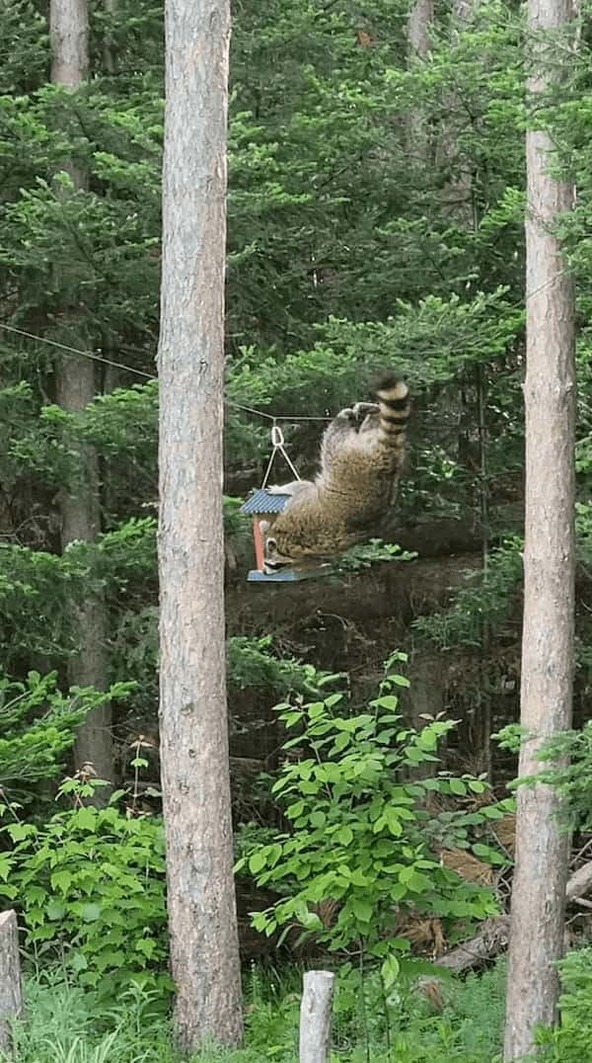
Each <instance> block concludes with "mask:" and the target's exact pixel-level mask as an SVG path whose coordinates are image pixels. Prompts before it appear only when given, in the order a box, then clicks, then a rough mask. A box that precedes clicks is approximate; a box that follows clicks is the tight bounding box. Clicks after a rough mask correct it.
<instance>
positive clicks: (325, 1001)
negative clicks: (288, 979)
mask: <svg viewBox="0 0 592 1063" xmlns="http://www.w3.org/2000/svg"><path fill="white" fill-rule="evenodd" d="M334 986H335V975H334V974H333V973H332V972H331V971H307V972H306V974H305V975H304V989H303V993H302V1003H301V1005H300V1063H328V1060H329V1039H330V1034H331V1004H332V1003H333V990H334Z"/></svg>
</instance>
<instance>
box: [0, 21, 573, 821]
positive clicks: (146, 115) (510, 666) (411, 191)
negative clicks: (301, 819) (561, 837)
mask: <svg viewBox="0 0 592 1063" xmlns="http://www.w3.org/2000/svg"><path fill="white" fill-rule="evenodd" d="M408 14H409V12H408V6H407V4H406V3H403V2H402V0H372V2H370V3H366V4H364V5H363V6H362V7H360V6H359V5H357V4H356V3H347V2H344V3H342V4H339V5H336V4H334V3H332V2H331V0H328V2H327V0H325V2H321V0H299V2H298V4H295V3H290V2H289V0H258V2H257V3H252V2H248V0H247V2H237V3H236V4H235V5H234V30H233V40H232V63H231V120H230V158H229V165H230V198H229V219H228V270H227V324H226V354H227V426H226V427H227V435H226V485H225V492H226V499H225V517H226V531H227V561H228V565H227V615H228V634H229V642H228V660H229V691H230V703H229V711H230V716H231V754H232V766H233V771H234V790H235V815H236V818H237V822H241V821H242V822H246V821H248V820H250V819H252V818H253V817H255V818H256V819H260V818H261V816H262V815H263V813H262V810H261V799H260V791H259V789H258V785H259V784H258V782H257V779H258V775H259V772H260V771H261V770H262V769H265V770H269V769H271V768H273V767H274V765H275V762H276V757H277V753H278V751H279V746H280V744H281V741H282V737H281V732H280V730H279V724H278V721H277V714H275V713H274V712H273V706H274V704H275V703H276V702H277V701H278V698H279V697H282V696H283V695H285V694H286V693H287V692H288V691H290V690H294V689H298V687H299V684H300V685H302V684H306V681H307V677H309V676H310V672H311V669H318V670H329V671H331V672H335V671H345V672H347V673H348V675H349V682H350V688H351V691H352V695H353V697H354V701H355V700H356V698H362V697H364V696H366V695H367V694H368V692H369V691H373V690H374V689H375V688H376V683H377V679H378V678H379V677H380V675H381V674H382V669H383V662H384V660H385V659H386V658H387V657H388V655H389V654H390V653H391V651H392V650H393V649H397V648H398V649H401V650H403V651H405V652H407V653H408V654H409V655H410V664H409V669H408V671H409V675H410V678H411V688H410V691H409V692H407V693H405V695H404V700H403V706H404V708H405V711H406V712H407V713H409V715H410V716H411V717H413V718H415V719H419V718H420V716H421V714H424V713H426V712H427V713H431V714H436V713H438V712H440V711H442V710H445V711H446V712H447V713H448V714H450V715H451V716H452V717H454V718H455V719H459V720H460V721H461V724H460V727H459V729H458V731H457V732H455V733H453V734H451V735H450V736H449V738H448V753H447V755H448V758H449V763H450V765H451V766H454V767H455V768H456V769H461V770H463V771H473V772H486V773H487V774H488V775H489V777H490V779H491V780H492V781H493V783H494V784H496V785H498V786H499V787H503V784H504V783H505V782H506V780H507V779H508V778H510V777H512V776H513V774H514V768H515V765H514V762H513V761H510V760H508V759H504V758H505V757H506V756H507V755H506V754H503V753H500V751H499V749H498V747H497V746H496V745H495V744H494V743H492V742H491V734H492V733H494V732H495V731H497V730H498V729H499V727H500V726H502V725H504V724H506V723H508V722H512V721H515V720H517V718H518V694H519V661H520V623H521V578H522V563H521V534H522V509H523V410H522V392H521V382H522V378H523V371H524V364H523V362H524V342H525V337H524V322H525V310H524V254H525V252H524V233H523V218H524V208H525V191H524V187H525V175H524V131H525V124H526V115H525V102H524V89H523V85H524V71H523V63H524V38H523V26H522V22H521V14H520V10H519V7H518V5H517V4H503V3H500V2H497V0H494V2H490V0H485V2H482V3H479V4H478V5H477V4H475V5H471V4H470V3H469V4H463V5H457V6H456V7H454V9H451V7H450V5H449V4H448V3H444V2H439V3H437V4H436V8H435V11H434V13H433V18H432V19H431V21H429V22H428V23H426V25H425V26H424V29H425V32H426V34H427V36H426V42H425V47H422V48H421V49H420V51H419V53H418V54H413V51H411V54H410V49H409V42H408V38H407V23H408ZM91 16H92V24H91V42H92V69H91V75H90V79H89V81H88V84H87V85H85V86H84V87H83V88H82V89H81V90H80V91H78V92H77V93H76V94H72V93H69V92H68V91H66V90H64V89H63V88H62V87H60V86H56V85H53V84H50V83H49V39H48V29H47V11H46V5H44V4H43V3H33V2H29V0H0V18H1V21H2V25H3V30H4V32H3V38H2V43H1V44H0V92H1V93H2V95H1V97H0V145H1V150H0V172H1V179H0V204H1V206H0V210H1V221H0V224H1V226H2V234H3V239H2V249H1V250H0V433H2V437H1V441H0V537H1V546H0V625H1V628H0V630H1V640H2V665H3V669H4V672H5V678H4V680H3V684H4V688H5V690H6V691H9V692H11V691H12V692H14V690H15V689H17V688H16V687H15V686H14V684H15V683H16V684H18V683H19V682H23V681H25V680H26V676H27V675H28V674H29V673H30V672H31V671H33V672H35V673H38V674H39V675H47V674H48V673H52V672H55V673H57V677H56V681H57V682H58V683H59V685H60V686H61V687H62V688H64V689H65V688H67V686H68V682H69V681H70V682H71V681H72V678H73V676H74V679H76V678H77V673H76V669H75V667H74V670H73V662H74V664H75V663H76V662H80V660H82V663H83V665H84V656H85V652H88V646H86V647H85V645H84V644H82V643H81V641H80V639H81V630H82V631H83V632H84V625H83V626H82V628H81V625H80V622H79V621H80V611H79V606H80V603H81V602H82V601H85V602H87V603H88V604H87V608H88V609H89V610H91V611H92V609H94V608H96V610H97V611H98V612H100V614H101V617H102V619H101V623H100V631H101V632H102V634H101V635H100V639H99V641H100V645H101V650H102V652H101V653H100V654H99V655H98V657H97V656H96V655H95V658H94V660H93V664H92V668H93V669H94V672H93V685H94V686H96V687H98V688H99V689H103V690H107V689H108V688H110V687H112V686H113V684H115V685H116V686H115V688H114V689H113V690H112V694H113V735H114V739H115V746H114V754H113V755H114V768H113V781H114V782H116V783H121V782H122V780H123V781H124V780H125V779H127V778H129V775H130V771H131V773H132V775H133V769H130V768H129V760H130V756H131V753H130V751H132V753H133V750H134V749H136V746H135V745H134V743H136V744H137V742H138V741H139V736H140V735H143V736H146V737H145V738H143V739H142V742H143V743H145V744H143V745H142V749H143V750H144V751H145V756H146V758H147V759H148V760H149V768H148V771H147V773H146V774H147V784H148V786H150V784H151V783H152V784H153V783H155V782H157V779H158V763H157V738H156V730H157V709H158V667H157V576H156V511H157V473H156V444H157V401H158V391H157V384H156V380H155V376H156V366H155V356H156V348H157V341H158V320H159V279H160V277H159V274H160V247H159V243H160V172H161V149H162V120H163V99H162V97H163V70H162V53H163V45H162V19H161V16H162V12H161V10H160V7H159V6H158V5H154V4H152V3H151V2H150V0H134V2H133V3H132V2H130V0H104V3H102V2H99V0H95V2H93V3H92V4H91ZM568 48H569V41H568V40H567V39H563V38H562V37H557V39H555V40H553V41H552V42H551V44H550V49H556V50H557V54H558V55H563V54H564V52H565V50H566V49H568ZM567 66H568V73H569V77H568V81H567V83H566V84H564V85H563V87H562V92H561V99H554V98H549V99H547V100H546V103H545V106H544V107H543V109H542V110H543V112H544V113H542V116H541V120H542V121H544V122H545V123H546V124H549V122H550V123H552V128H553V130H554V137H555V141H556V145H557V161H558V165H559V164H561V165H562V166H564V167H566V168H567V170H568V171H569V173H570V174H571V175H572V176H573V178H574V180H575V182H576V186H577V203H576V207H575V210H574V211H573V213H572V214H571V215H570V216H569V219H566V220H565V222H564V224H563V229H562V235H563V237H564V239H565V242H566V247H567V250H568V255H569V261H570V267H571V268H572V269H573V272H574V275H575V277H576V281H577V286H578V314H579V322H578V324H579V340H578V372H579V379H580V397H579V423H578V440H579V442H578V451H577V459H578V477H579V481H578V490H579V504H578V535H579V561H580V564H579V571H578V607H577V614H578V615H577V625H578V662H577V677H576V703H575V704H576V719H578V720H580V721H581V720H582V719H583V718H585V716H586V704H587V699H588V696H589V687H590V679H591V675H590V665H591V663H592V657H591V654H590V649H589V646H590V615H591V613H590V609H591V606H592V597H591V584H590V565H591V564H592V544H591V535H592V507H591V504H590V500H589V483H590V481H589V470H590V468H591V466H592V446H591V439H592V436H591V433H592V410H591V408H590V402H589V398H588V393H589V383H590V379H591V375H592V338H591V335H590V327H589V319H590V309H591V303H590V300H591V295H590V292H591V291H592V283H591V282H592V241H591V238H590V228H591V227H590V212H591V210H592V200H591V192H592V159H591V155H590V153H591V148H590V139H589V136H587V129H588V128H589V123H590V121H591V119H592V97H591V96H590V92H589V88H590V60H589V52H588V42H587V40H586V36H585V35H584V38H583V39H582V40H581V41H580V46H579V52H578V54H577V56H576V55H574V54H570V63H569V64H567ZM65 160H67V166H64V163H65ZM81 173H84V175H85V178H84V181H81V180H79V179H77V177H76V175H79V174H81ZM56 174H58V176H57V177H56V176H55V175H56ZM77 352H78V353H77ZM82 363H84V364H85V365H86V366H88V365H89V364H92V365H93V366H94V370H93V371H94V391H95V394H96V398H95V400H94V401H93V402H92V403H91V404H90V405H85V406H84V408H81V409H67V408H65V406H64V404H63V403H62V404H60V401H59V400H60V394H59V386H58V385H59V380H60V377H63V375H64V373H66V374H71V375H73V376H75V375H76V372H77V366H79V365H80V364H82ZM384 366H389V367H390V366H393V367H396V368H397V369H399V370H401V371H402V372H404V374H405V375H406V377H407V379H408V380H409V382H410V385H411V387H412V390H413V394H414V412H413V421H412V428H411V431H410V447H409V451H410V453H409V461H408V468H407V471H406V474H405V478H404V481H403V483H402V485H401V489H400V493H399V499H398V504H397V509H396V513H395V514H394V517H393V526H392V534H390V535H389V536H388V538H389V539H390V541H391V542H394V543H398V544H399V545H400V546H401V547H402V548H403V549H404V550H405V551H407V552H408V554H409V555H414V556H408V557H397V556H394V557H390V555H388V554H387V553H386V552H385V551H384V550H383V549H382V548H381V547H380V545H376V544H375V545H374V546H371V547H370V548H369V549H368V550H366V551H361V552H359V551H358V552H354V555H353V556H352V557H351V558H350V559H349V562H348V563H347V564H346V565H345V566H344V567H342V570H341V571H340V573H338V575H337V576H335V577H333V578H331V579H328V580H319V581H316V582H313V581H309V582H303V583H301V584H297V585H295V586H291V587H287V588H286V587H281V586H275V587H272V586H269V585H263V586H256V587H253V586H250V585H248V584H246V583H245V582H244V579H245V575H246V572H247V570H248V568H249V567H250V566H252V544H251V541H250V530H249V526H248V523H246V522H244V521H243V519H242V518H241V517H240V514H239V512H238V511H239V506H240V502H241V500H242V499H243V498H244V497H245V495H246V494H247V493H248V491H249V489H250V488H251V487H255V486H258V485H259V483H260V482H261V478H262V475H263V471H264V469H265V466H266V463H267V460H268V457H269V453H270V439H269V427H270V424H271V421H270V420H269V417H278V418H282V419H283V420H282V421H281V424H282V428H283V431H284V433H285V437H286V441H287V443H288V445H289V453H290V455H291V457H292V459H293V460H294V461H295V462H296V463H297V465H298V466H299V468H300V469H301V470H302V471H304V472H305V473H307V472H311V471H313V469H314V463H315V459H316V454H317V449H318V442H319V438H320V435H321V433H322V430H323V424H324V422H323V420H322V418H326V417H328V416H330V415H331V414H334V413H335V412H337V410H338V409H339V408H341V407H342V406H344V405H347V404H349V403H351V402H352V400H353V401H355V400H362V399H365V398H367V397H369V393H368V387H369V381H370V379H371V376H372V373H373V371H374V370H375V369H377V368H379V367H384ZM197 369H198V367H196V372H197ZM265 415H267V416H265ZM292 418H294V420H292ZM299 418H311V420H300V419H299ZM277 472H278V475H279V476H282V475H283V470H282V469H281V468H278V469H277ZM89 484H90V488H89ZM89 490H92V491H93V493H94V495H95V496H96V497H95V501H96V502H97V503H98V507H99V508H98V510H97V521H96V525H97V526H96V534H94V535H93V536H87V537H86V538H87V541H73V542H71V543H70V544H69V545H67V546H66V548H65V549H63V548H62V547H63V535H62V522H63V514H64V503H65V498H66V499H67V498H69V499H77V498H78V499H84V498H85V497H86V496H87V495H88V492H89ZM295 659H297V660H299V661H303V662H306V664H305V665H302V666H299V667H296V666H295V664H294V661H295ZM81 676H82V678H81ZM77 681H78V682H79V683H81V685H86V684H85V682H84V669H83V671H82V673H80V672H79V673H78V678H77ZM28 682H29V684H30V685H32V686H33V687H35V684H37V683H38V679H36V678H35V677H33V679H29V681H28ZM50 687H51V684H50ZM35 688H36V687H35ZM19 689H20V688H19ZM36 689H37V688H36ZM47 690H48V687H47V685H46V686H45V687H44V688H43V691H42V693H41V694H40V695H39V699H38V704H39V703H45V702H44V701H43V698H44V697H47ZM52 696H53V695H52ZM33 702H34V699H33ZM34 710H35V704H34V703H33V705H32V718H34V716H35V711H34ZM66 744H67V743H66ZM15 748H16V747H15ZM56 749H57V747H56ZM55 755H56V756H57V755H58V753H57V752H56V754H55ZM52 756H53V754H52ZM5 762H6V763H7V764H8V767H6V768H5V770H4V777H3V778H0V786H1V787H2V788H3V789H5V790H6V791H7V792H8V793H11V788H12V790H14V792H15V793H16V792H18V796H19V800H22V801H24V802H25V803H27V802H31V801H32V800H33V799H34V800H35V801H37V802H38V801H40V800H41V801H43V800H44V799H46V798H47V797H48V796H50V793H51V791H50V790H49V791H47V792H45V791H44V790H43V788H41V792H40V790H39V787H38V786H36V785H35V784H37V783H38V782H39V779H43V778H44V777H45V776H48V775H50V774H51V772H50V771H49V770H46V769H45V768H44V767H43V766H42V767H39V766H37V767H36V768H35V771H34V772H33V776H34V777H33V778H29V777H28V776H27V773H26V772H24V773H23V765H22V761H19V760H18V757H17V756H16V752H15V756H14V759H13V761H12V762H11V761H10V759H9V758H8V759H7V758H5ZM149 793H150V789H148V794H149ZM146 799H147V800H148V799H149V798H148V797H147V798H146Z"/></svg>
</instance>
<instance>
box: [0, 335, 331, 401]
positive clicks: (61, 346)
mask: <svg viewBox="0 0 592 1063" xmlns="http://www.w3.org/2000/svg"><path fill="white" fill-rule="evenodd" d="M0 328H2V329H5V330H6V331H7V332H13V333H14V334H15V335H17V336H25V337H26V338H27V339H29V340H34V341H35V342H36V343H45V344H47V346H48V347H55V348H57V349H58V350H61V351H66V353H67V354H74V355H78V357H80V358H89V359H90V360H91V361H93V362H100V363H101V364H103V365H110V366H113V367H114V368H115V369H123V370H125V372H127V373H135V375H136V376H141V377H143V378H144V379H145V380H156V379H157V377H156V376H153V375H151V374H150V373H146V372H144V370H143V369H136V367H135V366H133V365H126V364H125V363H124V362H116V361H114V359H112V358H105V357H103V355H102V354H95V353H94V351H86V350H82V349H81V348H78V347H70V346H69V344H67V343H60V342H59V340H50V339H48V337H47V336H37V335H35V333H34V332H27V330H26V329H22V328H17V327H16V326H15V325H7V324H6V322H4V321H0ZM225 401H226V404H227V405H228V406H233V407H234V409H236V410H244V411H245V413H253V414H255V415H256V416H257V417H265V418H266V419H267V420H268V421H273V422H276V421H330V420H331V418H330V417H329V416H326V417H299V416H294V417H288V416H287V415H280V416H279V417H278V416H274V414H272V413H267V412H266V411H265V410H258V409H256V407H255V406H245V405H243V404H242V403H240V402H234V400H233V399H226V400H225Z"/></svg>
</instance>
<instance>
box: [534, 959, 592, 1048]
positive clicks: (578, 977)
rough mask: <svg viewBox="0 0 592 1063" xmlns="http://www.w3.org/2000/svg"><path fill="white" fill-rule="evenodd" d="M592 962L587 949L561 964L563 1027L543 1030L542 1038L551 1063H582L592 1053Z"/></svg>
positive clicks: (560, 1004)
mask: <svg viewBox="0 0 592 1063" xmlns="http://www.w3.org/2000/svg"><path fill="white" fill-rule="evenodd" d="M591 960H592V949H590V948H584V949H580V950H579V951H577V952H571V953H570V954H569V955H568V956H566V957H565V959H564V960H562V961H561V963H560V964H559V970H560V973H561V982H562V988H563V992H562V994H561V998H560V1001H559V1006H560V1009H561V1025H560V1026H559V1027H558V1028H557V1029H556V1030H554V1031H542V1032H541V1035H540V1037H539V1041H540V1043H541V1044H542V1045H544V1046H545V1048H546V1051H545V1059H549V1063H579V1061H580V1060H582V1059H587V1058H588V1056H589V1054H590V1051H591V1050H592V1028H591V1025H590V1005H591V1004H592V982H591V979H590V961H591Z"/></svg>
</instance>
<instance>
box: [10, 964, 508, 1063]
mask: <svg viewBox="0 0 592 1063" xmlns="http://www.w3.org/2000/svg"><path fill="white" fill-rule="evenodd" d="M245 983H246V984H245V1025H246V1038H245V1047H244V1048H242V1049H240V1050H237V1051H231V1052H224V1051H220V1050H213V1051H211V1052H206V1053H202V1054H200V1055H199V1056H197V1057H195V1060H194V1063H262V1061H263V1060H270V1061H272V1063H274V1061H276V1063H294V1061H295V1060H296V1059H297V1056H298V1049H297V1044H298V1012H299V1003H300V972H299V971H297V970H295V969H292V970H290V971H285V972H281V973H278V972H277V971H273V970H267V971H263V970H261V969H253V970H252V971H251V972H250V974H249V975H248V976H247V978H246V979H245ZM503 984H504V971H503V968H501V967H500V968H497V969H495V970H492V971H489V972H487V973H486V974H485V975H483V976H481V977H480V978H477V977H470V978H468V979H467V980H466V981H465V982H464V983H459V984H452V985H451V986H450V987H449V988H448V989H447V992H446V997H447V999H446V1002H445V1004H444V1007H443V1008H442V1009H438V1010H435V1009H434V1008H433V1007H432V1006H431V1005H430V1004H429V1002H428V1001H427V1000H425V999H424V998H423V997H422V996H420V995H419V994H418V993H417V992H407V993H401V994H400V995H395V997H394V998H392V999H391V1000H390V1001H389V1005H388V1007H387V1006H386V1005H385V1003H384V1001H383V1000H382V997H381V993H380V990H379V986H378V983H377V982H376V981H375V979H374V978H373V977H372V976H367V977H366V979H365V980H364V985H363V991H362V990H361V986H360V981H359V977H358V975H357V973H353V972H349V973H347V972H346V974H345V976H343V975H342V976H341V977H340V981H339V988H338V992H337V995H336V1000H335V1007H334V1021H333V1044H334V1053H333V1056H332V1063H368V1061H371V1063H394V1061H396V1063H434V1061H437V1063H495V1061H496V1060H497V1059H499V1058H500V1057H499V1051H500V1042H501V1030H502V1022H503V994H504V989H503ZM26 998H27V1012H26V1016H27V1017H26V1022H25V1023H23V1024H21V1025H19V1027H18V1028H17V1030H16V1057H15V1063H181V1059H180V1057H179V1055H178V1054H177V1053H176V1052H175V1050H174V1047H173V1039H172V1030H171V1025H170V1022H169V1020H168V1018H167V1017H166V1016H164V1015H163V1014H162V1008H161V1005H160V1001H158V1000H156V999H154V998H153V997H151V996H150V995H149V994H146V993H145V992H142V991H141V990H139V989H137V988H134V987H130V990H129V992H128V994H127V995H126V997H125V998H124V999H123V1000H120V1001H118V1003H117V1005H112V1006H111V1007H105V1006H99V1005H98V1002H97V999H96V998H95V997H94V996H93V994H91V993H88V992H85V991H83V990H82V989H80V988H77V987H76V986H74V985H71V984H68V983H67V982H66V981H65V980H64V975H63V973H62V972H61V971H57V970H55V969H54V970H49V971H45V972H42V973H41V974H39V975H37V976H36V977H33V978H30V979H29V980H28V981H27V983H26Z"/></svg>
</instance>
